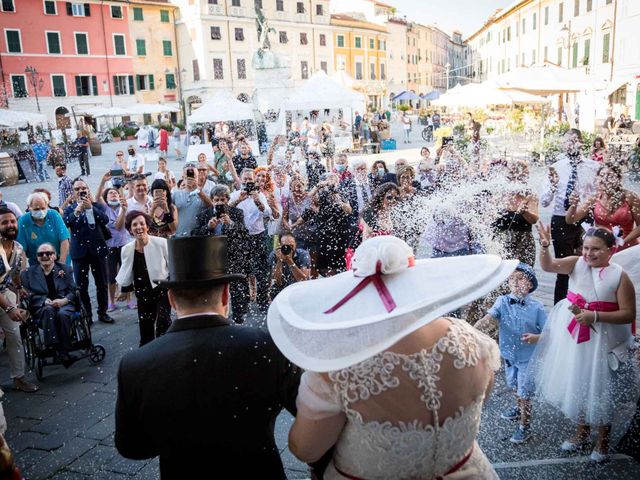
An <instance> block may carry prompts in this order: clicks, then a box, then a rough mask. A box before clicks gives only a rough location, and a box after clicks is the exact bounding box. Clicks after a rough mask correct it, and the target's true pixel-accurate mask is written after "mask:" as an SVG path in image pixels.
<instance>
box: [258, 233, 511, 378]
mask: <svg viewBox="0 0 640 480" xmlns="http://www.w3.org/2000/svg"><path fill="white" fill-rule="evenodd" d="M517 265H518V261H517V260H502V259H501V258H500V257H498V256H495V255H469V256H465V257H449V258H438V259H427V260H414V257H413V251H412V250H411V248H410V247H409V246H408V245H407V244H406V243H405V242H403V241H402V240H400V239H399V238H396V237H392V236H380V237H374V238H371V239H369V240H366V241H365V242H363V243H362V245H360V247H358V249H357V250H356V252H355V255H354V257H353V263H352V269H351V271H348V272H345V273H341V274H339V275H336V276H333V277H330V278H322V279H318V280H309V281H305V282H299V283H294V284H293V285H291V286H289V287H287V288H285V289H284V290H283V291H282V292H281V293H280V294H279V295H278V296H277V297H276V298H275V299H274V301H273V302H272V303H271V306H270V307H269V313H268V315H267V323H268V327H269V331H270V332H271V336H272V337H273V340H274V341H275V343H276V345H277V346H278V348H279V349H280V351H282V353H283V354H284V355H285V356H286V357H287V358H288V359H289V360H291V361H292V362H293V363H295V364H296V365H298V366H300V367H302V368H304V369H305V370H310V371H314V372H328V371H332V370H340V369H342V368H346V367H349V366H351V365H355V364H356V363H359V362H361V361H363V360H365V359H367V358H370V357H372V356H373V355H375V354H377V353H380V352H382V351H383V350H385V349H387V348H389V347H390V346H391V345H393V344H394V343H396V342H398V341H399V340H400V339H402V338H403V337H405V336H407V335H408V334H410V333H411V332H413V331H415V330H417V329H418V328H420V327H422V326H423V325H426V324H427V323H429V322H431V321H433V320H435V319H437V318H439V317H441V316H442V315H445V314H447V313H449V312H451V311H453V310H456V309H457V308H459V307H462V306H463V305H467V304H469V303H471V302H472V301H473V300H475V299H477V298H480V297H482V296H483V295H486V294H488V293H489V292H491V291H492V290H494V289H495V288H496V287H498V286H499V285H500V284H501V283H502V282H503V281H504V280H505V279H506V278H507V277H508V276H509V274H510V273H511V272H513V270H514V269H515V268H516V266H517Z"/></svg>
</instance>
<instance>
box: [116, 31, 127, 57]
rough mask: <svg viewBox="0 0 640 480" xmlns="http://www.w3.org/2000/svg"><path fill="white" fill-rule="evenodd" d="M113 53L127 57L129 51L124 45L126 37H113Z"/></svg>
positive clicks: (117, 35)
mask: <svg viewBox="0 0 640 480" xmlns="http://www.w3.org/2000/svg"><path fill="white" fill-rule="evenodd" d="M113 51H114V54H115V55H126V54H127V50H126V48H125V45H124V35H119V34H114V35H113Z"/></svg>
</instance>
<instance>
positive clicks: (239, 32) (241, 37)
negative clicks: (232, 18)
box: [235, 28, 244, 42]
mask: <svg viewBox="0 0 640 480" xmlns="http://www.w3.org/2000/svg"><path fill="white" fill-rule="evenodd" d="M235 36H236V41H237V42H244V29H242V28H236V29H235Z"/></svg>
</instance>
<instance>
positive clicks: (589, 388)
mask: <svg viewBox="0 0 640 480" xmlns="http://www.w3.org/2000/svg"><path fill="white" fill-rule="evenodd" d="M538 232H539V233H540V245H541V247H542V249H541V251H540V265H541V266H542V269H543V270H545V271H547V272H554V273H560V274H565V275H569V292H568V294H567V298H566V299H564V300H562V301H560V302H558V303H557V304H556V305H555V307H554V308H553V310H552V311H551V314H550V315H549V320H548V321H547V326H546V327H545V330H544V331H543V333H542V337H541V342H540V343H539V350H538V351H537V353H536V358H535V359H534V362H533V368H534V376H535V382H536V393H537V394H538V395H539V396H540V397H541V399H542V400H543V401H546V402H547V403H549V404H551V405H553V406H555V407H556V408H558V409H559V410H561V411H562V412H563V413H564V414H565V415H566V416H567V417H568V418H569V419H571V420H572V421H574V422H575V423H577V431H576V433H575V434H574V435H573V436H572V437H571V438H570V439H568V440H566V441H564V442H563V443H562V446H561V448H562V450H564V451H569V452H571V451H576V450H578V449H581V448H584V447H586V446H589V444H590V434H591V427H595V428H597V430H598V437H597V440H596V444H595V447H594V449H593V451H592V453H591V459H592V460H593V461H596V462H602V461H604V460H606V459H607V455H608V452H609V436H610V432H611V425H612V423H614V421H615V422H616V423H617V421H618V417H619V416H620V414H621V413H623V412H625V411H626V410H625V408H624V407H625V406H626V405H627V404H629V403H631V404H635V401H636V398H637V397H636V395H635V391H636V388H635V384H636V372H635V371H634V366H633V362H632V360H631V355H629V352H630V349H631V347H632V342H633V335H632V326H631V324H632V323H633V322H634V321H635V317H636V311H635V293H634V287H633V284H632V283H631V280H629V277H628V276H627V274H626V273H625V272H624V271H623V270H622V268H621V267H620V266H618V265H616V264H610V263H609V260H610V258H611V254H612V248H613V246H614V245H615V237H614V236H613V234H612V233H611V231H609V230H607V229H605V228H590V229H589V230H587V232H586V234H585V236H584V241H583V247H582V256H572V257H566V258H559V259H555V258H553V256H552V255H551V254H550V253H549V245H550V241H551V234H550V229H549V227H548V226H545V225H544V224H542V223H540V224H539V225H538ZM631 413H632V410H631Z"/></svg>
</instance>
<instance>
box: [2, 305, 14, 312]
mask: <svg viewBox="0 0 640 480" xmlns="http://www.w3.org/2000/svg"><path fill="white" fill-rule="evenodd" d="M15 309H16V307H14V306H11V307H9V308H5V309H4V312H5V313H9V312H11V310H15Z"/></svg>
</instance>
